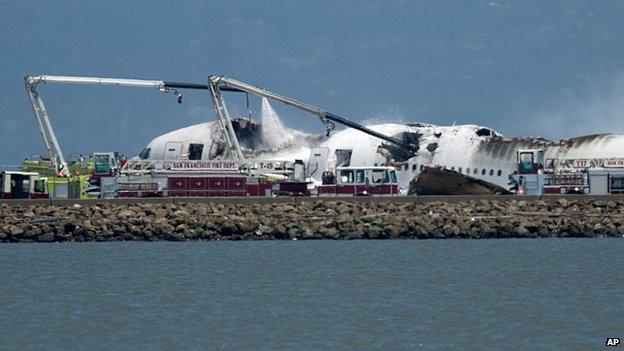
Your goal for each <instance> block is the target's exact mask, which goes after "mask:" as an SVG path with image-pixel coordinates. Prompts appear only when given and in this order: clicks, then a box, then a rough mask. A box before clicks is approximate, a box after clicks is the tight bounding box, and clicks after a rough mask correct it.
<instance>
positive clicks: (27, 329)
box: [0, 239, 624, 350]
mask: <svg viewBox="0 0 624 351" xmlns="http://www.w3.org/2000/svg"><path fill="white" fill-rule="evenodd" d="M623 252H624V240H618V239H537V240H475V241H469V240H441V241H339V242H336V241H320V242H303V241H295V242H276V241H272V242H214V243H210V242H202V243H91V244H86V243H81V244H27V245H2V246H0V284H1V285H0V328H1V332H0V348H2V349H12V350H25V349H88V350H93V349H128V350H153V349H171V350H176V349H225V350H240V349H267V350H271V349H387V350H394V349H409V350H413V349H422V350H438V349H464V350H468V349H497V350H498V349H506V350H510V349H511V350H514V349H518V350H525V349H566V350H569V349H578V350H588V349H592V350H599V349H604V348H605V346H604V345H605V340H606V337H620V338H624V315H623V312H624V277H623V274H622V268H624V259H623V258H622V257H623V256H622V253H623Z"/></svg>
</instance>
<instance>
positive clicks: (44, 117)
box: [24, 75, 208, 176]
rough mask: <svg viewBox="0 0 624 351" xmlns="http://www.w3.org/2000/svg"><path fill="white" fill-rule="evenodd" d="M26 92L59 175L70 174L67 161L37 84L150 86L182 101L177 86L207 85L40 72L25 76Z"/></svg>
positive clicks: (198, 86)
mask: <svg viewBox="0 0 624 351" xmlns="http://www.w3.org/2000/svg"><path fill="white" fill-rule="evenodd" d="M24 83H25V85H26V92H27V94H28V99H29V101H30V105H31V106H32V109H33V113H34V114H35V118H36V119H37V125H38V127H39V133H41V136H42V138H43V143H44V145H45V147H46V150H47V151H48V154H49V155H50V161H51V162H52V165H53V166H54V169H55V171H56V172H57V174H58V175H60V176H64V175H67V174H68V171H69V170H68V168H67V162H66V161H65V158H64V157H63V153H62V151H61V147H60V145H59V143H58V140H57V138H56V134H55V133H54V129H53V128H52V124H51V123H50V117H49V115H48V111H47V109H46V107H45V105H44V103H43V99H42V98H41V95H39V92H37V85H38V84H39V83H43V84H78V85H107V86H125V87H135V88H151V89H157V90H159V91H162V92H168V91H170V90H173V92H174V94H175V95H176V97H177V98H178V102H182V94H180V93H179V92H178V91H177V90H175V89H202V90H207V89H208V85H206V84H197V83H179V82H166V81H162V80H145V79H125V78H100V77H72V76H50V75H37V76H26V77H25V78H24Z"/></svg>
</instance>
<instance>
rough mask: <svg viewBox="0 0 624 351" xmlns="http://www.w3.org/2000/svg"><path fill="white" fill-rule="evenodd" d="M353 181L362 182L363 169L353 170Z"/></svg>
mask: <svg viewBox="0 0 624 351" xmlns="http://www.w3.org/2000/svg"><path fill="white" fill-rule="evenodd" d="M355 182H356V183H364V170H361V169H359V170H357V171H355Z"/></svg>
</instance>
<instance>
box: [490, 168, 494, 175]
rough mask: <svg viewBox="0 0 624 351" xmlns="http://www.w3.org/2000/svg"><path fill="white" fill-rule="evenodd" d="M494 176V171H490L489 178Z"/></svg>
mask: <svg viewBox="0 0 624 351" xmlns="http://www.w3.org/2000/svg"><path fill="white" fill-rule="evenodd" d="M493 175H494V170H493V169H490V177H491V176H493Z"/></svg>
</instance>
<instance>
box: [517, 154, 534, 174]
mask: <svg viewBox="0 0 624 351" xmlns="http://www.w3.org/2000/svg"><path fill="white" fill-rule="evenodd" d="M533 164H534V162H533V153H532V152H521V153H520V170H519V173H520V174H527V173H533Z"/></svg>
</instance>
